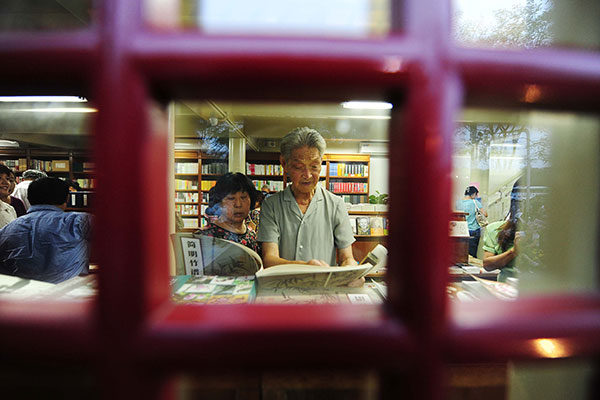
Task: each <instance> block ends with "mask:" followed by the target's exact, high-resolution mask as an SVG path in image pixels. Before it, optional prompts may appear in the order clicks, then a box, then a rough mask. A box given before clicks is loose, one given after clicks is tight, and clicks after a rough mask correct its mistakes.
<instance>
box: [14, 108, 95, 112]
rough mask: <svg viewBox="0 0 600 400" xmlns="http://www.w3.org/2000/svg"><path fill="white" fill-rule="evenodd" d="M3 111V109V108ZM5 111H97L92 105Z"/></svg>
mask: <svg viewBox="0 0 600 400" xmlns="http://www.w3.org/2000/svg"><path fill="white" fill-rule="evenodd" d="M3 111H4V110H3ZM6 111H11V112H12V111H19V112H46V113H51V112H54V113H91V112H98V110H97V109H95V108H92V107H49V108H21V109H17V110H6Z"/></svg>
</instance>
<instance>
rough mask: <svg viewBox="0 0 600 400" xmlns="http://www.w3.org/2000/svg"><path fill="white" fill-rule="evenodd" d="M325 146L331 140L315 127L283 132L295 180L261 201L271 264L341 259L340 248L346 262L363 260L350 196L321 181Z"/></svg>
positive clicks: (262, 235)
mask: <svg viewBox="0 0 600 400" xmlns="http://www.w3.org/2000/svg"><path fill="white" fill-rule="evenodd" d="M324 152H325V140H324V139H323V137H322V136H321V134H320V133H319V132H317V131H316V130H314V129H310V128H308V127H303V128H296V129H294V130H293V131H291V132H290V133H288V134H287V135H285V137H284V138H283V140H282V142H281V156H280V161H281V165H282V166H283V169H284V171H285V173H286V174H288V176H289V177H290V178H291V181H292V184H291V185H288V186H287V187H286V188H285V190H283V191H281V192H278V193H276V194H273V195H271V196H269V197H268V198H267V199H265V201H264V202H263V204H262V207H261V212H260V226H259V230H258V240H259V241H260V242H262V251H263V253H262V255H263V262H264V266H265V268H267V267H271V266H274V265H278V264H288V263H294V264H310V265H335V264H336V248H337V249H338V251H339V258H340V260H341V263H340V264H341V265H356V264H357V262H356V260H354V257H353V255H352V243H353V242H354V240H355V239H354V234H353V233H352V227H351V226H350V220H349V217H348V211H347V210H346V206H345V205H344V201H343V200H342V198H341V197H339V196H336V195H334V194H333V193H331V192H329V191H327V190H325V189H323V188H322V187H321V186H318V182H319V175H320V173H321V163H322V160H323V153H324ZM363 282H364V280H363ZM358 283H360V284H362V282H357V284H358ZM353 286H354V285H353Z"/></svg>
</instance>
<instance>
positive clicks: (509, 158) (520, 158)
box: [490, 156, 523, 160]
mask: <svg viewBox="0 0 600 400" xmlns="http://www.w3.org/2000/svg"><path fill="white" fill-rule="evenodd" d="M522 159H523V157H511V156H491V157H490V160H522Z"/></svg>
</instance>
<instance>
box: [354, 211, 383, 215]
mask: <svg viewBox="0 0 600 400" xmlns="http://www.w3.org/2000/svg"><path fill="white" fill-rule="evenodd" d="M387 213H388V212H387V211H350V210H348V215H387Z"/></svg>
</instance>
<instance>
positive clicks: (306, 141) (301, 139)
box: [279, 126, 326, 161]
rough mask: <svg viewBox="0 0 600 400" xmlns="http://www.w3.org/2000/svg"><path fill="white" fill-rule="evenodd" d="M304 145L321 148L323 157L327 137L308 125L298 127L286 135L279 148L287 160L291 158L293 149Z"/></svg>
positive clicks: (320, 151)
mask: <svg viewBox="0 0 600 400" xmlns="http://www.w3.org/2000/svg"><path fill="white" fill-rule="evenodd" d="M304 146H306V147H312V148H315V149H317V150H319V155H320V156H321V157H323V154H324V153H325V147H326V144H325V139H323V136H321V134H320V133H319V132H317V131H316V130H314V129H312V128H309V127H307V126H304V127H302V128H296V129H294V130H292V131H291V132H290V133H288V134H287V135H285V136H284V137H283V139H282V140H281V145H280V147H279V148H280V151H281V155H282V156H283V158H284V159H285V160H286V161H287V160H289V159H290V157H291V155H292V151H294V150H295V149H298V148H300V147H304Z"/></svg>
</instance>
